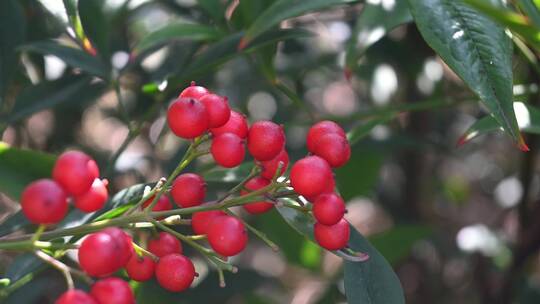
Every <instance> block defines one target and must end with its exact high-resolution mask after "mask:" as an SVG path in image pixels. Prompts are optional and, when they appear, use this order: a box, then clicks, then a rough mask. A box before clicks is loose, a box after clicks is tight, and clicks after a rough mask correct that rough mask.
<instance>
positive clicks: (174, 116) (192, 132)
mask: <svg viewBox="0 0 540 304" xmlns="http://www.w3.org/2000/svg"><path fill="white" fill-rule="evenodd" d="M167 122H168V123H169V128H171V131H172V132H173V133H174V134H175V135H176V136H178V137H182V138H186V139H191V138H195V137H197V136H200V135H202V134H203V133H204V132H206V131H207V130H208V122H209V120H208V113H207V112H206V109H205V108H204V105H203V104H202V103H201V102H200V101H198V100H197V99H193V98H178V99H177V100H175V101H173V102H172V103H171V105H170V106H169V109H168V110H167Z"/></svg>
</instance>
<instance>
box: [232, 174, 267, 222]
mask: <svg viewBox="0 0 540 304" xmlns="http://www.w3.org/2000/svg"><path fill="white" fill-rule="evenodd" d="M268 185H270V180H268V179H266V178H264V177H261V176H257V177H254V178H252V179H250V180H249V181H248V182H247V183H246V184H245V185H244V187H245V188H246V189H247V190H242V191H240V194H241V195H246V194H248V193H249V192H252V191H255V190H259V189H261V188H263V187H266V186H268ZM272 207H274V204H273V203H272V202H268V201H260V202H254V203H249V204H246V205H244V209H245V210H246V211H247V212H249V213H251V214H260V213H265V212H267V211H269V210H270V209H272Z"/></svg>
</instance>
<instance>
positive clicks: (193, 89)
mask: <svg viewBox="0 0 540 304" xmlns="http://www.w3.org/2000/svg"><path fill="white" fill-rule="evenodd" d="M206 94H210V91H208V89H207V88H205V87H201V86H198V85H196V84H195V81H192V82H191V84H190V86H189V87H187V88H185V89H184V90H183V91H182V93H180V95H179V96H178V97H183V98H195V99H201V98H202V97H203V96H204V95H206Z"/></svg>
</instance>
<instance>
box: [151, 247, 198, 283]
mask: <svg viewBox="0 0 540 304" xmlns="http://www.w3.org/2000/svg"><path fill="white" fill-rule="evenodd" d="M194 278H195V266H193V263H192V262H191V260H190V259H188V258H187V257H185V256H183V255H181V254H169V255H167V256H164V257H162V258H161V259H159V262H158V263H157V266H156V279H157V281H158V283H159V285H161V287H163V288H165V289H167V290H168V291H173V292H180V291H184V290H186V289H188V288H189V286H191V283H192V282H193V279H194Z"/></svg>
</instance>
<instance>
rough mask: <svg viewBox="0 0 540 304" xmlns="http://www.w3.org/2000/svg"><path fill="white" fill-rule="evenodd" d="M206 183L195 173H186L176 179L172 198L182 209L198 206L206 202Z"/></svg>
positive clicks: (172, 189)
mask: <svg viewBox="0 0 540 304" xmlns="http://www.w3.org/2000/svg"><path fill="white" fill-rule="evenodd" d="M205 195H206V183H205V182H204V179H203V178H202V177H201V176H200V175H198V174H195V173H184V174H181V175H179V176H178V177H176V179H175V180H174V182H173V184H172V187H171V196H172V198H173V199H174V201H175V202H176V204H178V205H179V206H180V207H184V208H187V207H193V206H198V205H200V204H201V203H202V202H203V201H204V197H205Z"/></svg>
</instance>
